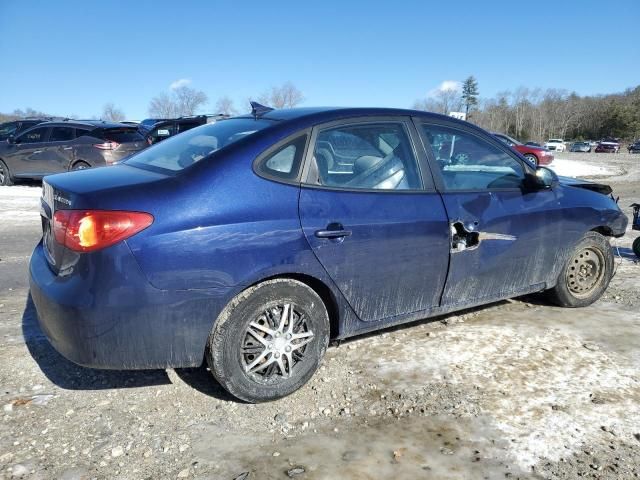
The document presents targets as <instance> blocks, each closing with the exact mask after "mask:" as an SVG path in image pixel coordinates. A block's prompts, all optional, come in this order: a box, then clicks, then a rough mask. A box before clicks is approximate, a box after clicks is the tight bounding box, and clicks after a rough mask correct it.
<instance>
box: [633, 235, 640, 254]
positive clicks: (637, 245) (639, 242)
mask: <svg viewBox="0 0 640 480" xmlns="http://www.w3.org/2000/svg"><path fill="white" fill-rule="evenodd" d="M631 249H632V250H633V253H635V254H636V257H639V258H640V237H638V238H636V239H635V240H634V241H633V243H632V244H631Z"/></svg>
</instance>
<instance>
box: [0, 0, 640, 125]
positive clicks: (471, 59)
mask: <svg viewBox="0 0 640 480" xmlns="http://www.w3.org/2000/svg"><path fill="white" fill-rule="evenodd" d="M639 17H640V1H638V0H620V1H610V2H606V3H605V2H602V1H592V0H583V1H574V2H570V1H566V2H563V1H557V0H556V1H546V0H539V1H535V2H533V1H531V2H519V1H485V2H482V1H478V0H473V1H462V0H459V1H449V2H427V1H415V2H414V1H402V0H396V1H393V2H388V1H386V2H376V1H373V0H370V1H348V0H342V1H333V0H322V1H270V2H257V1H256V2H246V1H224V2H223V1H201V2H197V1H181V2H180V1H175V0H173V1H162V0H158V1H144V0H137V1H126V2H125V1H110V2H93V1H86V0H84V1H75V0H74V1H65V0H57V1H41V2H35V1H29V0H16V1H14V0H0V32H2V33H1V36H0V59H1V62H2V63H1V64H2V67H0V112H10V111H12V110H14V109H16V108H26V107H32V108H34V109H36V110H42V111H46V112H49V113H52V114H59V115H72V114H74V115H78V116H80V117H87V116H92V115H99V114H100V112H101V111H102V107H103V105H104V104H105V103H107V102H114V103H115V104H116V105H117V106H118V107H120V108H121V109H122V110H124V112H125V113H126V115H127V117H128V118H132V119H140V118H144V117H145V116H146V115H147V107H148V104H149V100H150V99H151V98H152V97H153V96H155V95H157V94H158V93H160V92H162V91H169V88H170V85H171V84H172V83H173V82H175V81H177V80H180V79H186V81H188V82H190V85H191V86H192V87H194V88H197V89H200V90H203V91H204V92H205V93H206V94H207V95H208V96H209V98H210V105H209V106H208V108H206V109H205V110H206V111H213V109H214V105H215V101H216V99H217V98H218V97H220V96H222V95H228V96H229V97H231V98H232V99H233V100H234V101H235V103H236V108H237V107H240V106H241V110H243V111H244V110H246V109H245V105H244V103H245V100H246V99H247V98H248V97H250V96H254V97H255V96H258V95H259V94H260V93H262V92H264V91H265V90H267V89H268V88H269V87H270V86H272V85H278V84H281V83H283V82H285V81H291V82H293V83H294V84H295V85H296V86H297V87H298V88H299V89H300V90H302V92H303V93H304V96H305V102H304V104H305V105H352V106H395V107H410V106H411V105H412V104H413V102H414V101H415V100H416V99H418V98H421V97H425V96H426V95H427V93H428V92H429V91H431V90H433V89H435V88H437V87H438V86H439V85H440V84H441V83H442V82H443V81H447V80H462V79H464V78H465V77H467V76H468V75H470V74H473V75H474V76H475V77H476V78H477V79H478V81H479V86H480V93H481V95H482V96H485V97H489V96H493V95H495V94H496V93H497V92H499V91H503V90H509V89H515V88H517V87H518V86H528V87H542V88H548V87H552V88H565V89H568V90H574V91H576V92H578V93H579V94H595V93H609V92H616V91H622V90H624V89H625V88H628V87H631V86H635V85H638V84H640V39H639V38H638V31H639V29H638V18H639Z"/></svg>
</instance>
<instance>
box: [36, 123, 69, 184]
mask: <svg viewBox="0 0 640 480" xmlns="http://www.w3.org/2000/svg"><path fill="white" fill-rule="evenodd" d="M75 138H76V133H75V128H73V127H68V126H53V127H51V132H50V133H49V138H48V140H47V142H46V143H44V144H43V145H42V154H41V159H42V161H41V162H40V167H39V168H40V171H41V172H42V173H43V174H44V175H49V174H53V173H61V172H66V171H67V170H68V169H69V165H70V164H71V162H72V161H73V142H74V140H75Z"/></svg>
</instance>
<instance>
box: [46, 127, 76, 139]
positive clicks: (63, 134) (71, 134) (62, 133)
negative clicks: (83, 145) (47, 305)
mask: <svg viewBox="0 0 640 480" xmlns="http://www.w3.org/2000/svg"><path fill="white" fill-rule="evenodd" d="M74 138H75V129H74V128H72V127H53V128H52V129H51V134H50V135H49V141H50V142H68V141H69V140H73V139H74Z"/></svg>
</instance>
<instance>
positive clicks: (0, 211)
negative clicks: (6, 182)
mask: <svg viewBox="0 0 640 480" xmlns="http://www.w3.org/2000/svg"><path fill="white" fill-rule="evenodd" d="M41 192H42V189H41V188H39V187H30V186H13V187H0V223H2V224H5V225H6V224H12V225H15V224H23V223H33V222H38V221H39V219H40V213H39V211H40V195H41Z"/></svg>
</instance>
